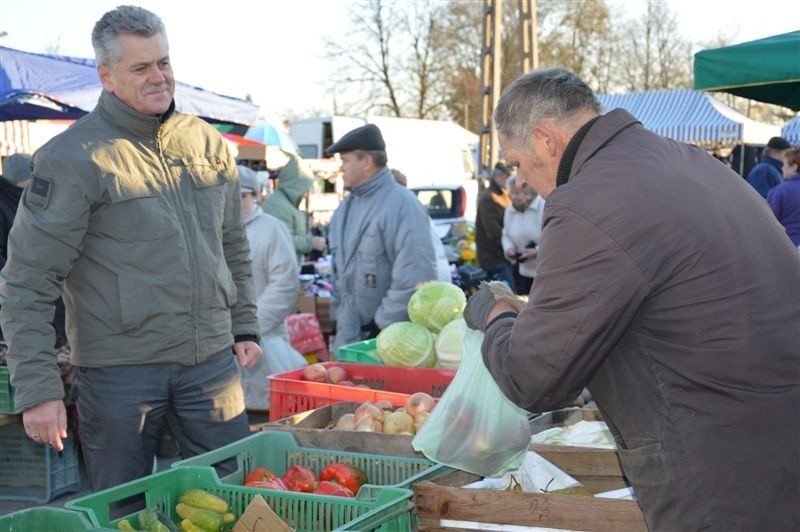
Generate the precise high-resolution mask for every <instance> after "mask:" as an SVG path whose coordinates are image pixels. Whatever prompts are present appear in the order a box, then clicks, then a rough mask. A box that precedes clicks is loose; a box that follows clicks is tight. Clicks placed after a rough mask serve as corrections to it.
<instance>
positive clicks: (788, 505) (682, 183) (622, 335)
mask: <svg viewBox="0 0 800 532" xmlns="http://www.w3.org/2000/svg"><path fill="white" fill-rule="evenodd" d="M567 151H568V152H569V150H567ZM566 159H567V160H564V161H562V163H561V169H560V172H559V173H560V175H561V174H563V175H564V177H568V180H567V182H566V183H565V184H563V185H561V186H559V187H558V188H556V190H555V191H554V192H553V193H552V194H551V195H550V196H549V197H548V198H547V203H546V207H545V220H544V230H543V233H542V240H541V242H540V246H539V256H538V261H539V262H538V272H539V274H538V276H537V279H536V283H535V284H534V288H533V292H532V295H531V302H530V303H529V306H528V307H527V308H525V309H524V310H523V311H522V313H521V314H520V315H519V316H518V317H517V318H516V319H513V318H504V319H503V318H501V319H499V320H497V321H496V322H495V323H493V324H492V325H491V326H490V327H489V328H488V330H487V331H486V339H485V341H484V345H483V352H484V359H485V361H486V363H487V367H488V368H489V369H490V371H491V373H492V374H493V375H494V377H495V379H496V380H497V381H498V384H499V385H500V387H501V388H502V389H503V390H504V392H505V393H506V394H507V395H508V396H509V398H511V399H512V400H513V401H514V402H515V403H516V404H518V405H520V406H522V407H524V408H527V409H528V410H530V411H533V412H542V411H547V410H551V409H553V408H557V407H560V406H564V405H565V404H567V403H568V402H569V401H570V400H571V399H572V398H574V397H576V396H577V395H578V394H579V392H580V391H581V389H582V388H583V387H584V386H587V385H588V387H589V389H590V391H591V392H592V394H593V396H594V397H595V399H596V401H597V404H598V406H599V407H600V409H601V411H602V413H603V416H604V418H605V419H606V420H607V421H608V423H609V426H610V427H611V430H612V432H613V433H614V435H615V438H616V439H617V445H618V447H619V454H620V457H621V459H622V464H623V467H624V470H625V473H626V475H627V477H628V479H629V480H630V481H631V483H632V485H633V486H634V490H635V492H636V495H637V497H638V500H639V503H640V505H641V507H642V509H643V511H644V514H645V518H646V520H647V523H648V526H649V527H650V528H651V529H652V530H664V531H681V532H683V531H688V530H724V531H732V530H747V531H754V530H769V531H776V530H798V529H800V491H798V484H800V457H798V450H799V449H800V255H798V253H797V249H795V247H794V246H792V244H791V242H790V241H789V239H787V238H786V234H785V232H784V231H782V229H781V227H780V226H779V225H778V223H777V222H776V220H775V218H774V216H772V214H771V212H770V210H769V208H768V206H767V204H766V203H765V202H764V200H763V199H762V198H761V197H759V195H758V193H756V192H755V191H754V190H753V189H752V187H750V186H749V185H748V184H747V182H746V181H745V180H743V179H742V178H741V177H739V176H737V175H736V174H735V173H734V172H732V171H730V170H729V169H728V168H726V167H725V166H724V165H722V164H721V163H719V162H718V161H716V160H715V159H713V158H712V157H710V156H709V155H707V154H706V153H705V152H704V151H703V150H701V149H698V148H694V147H690V146H688V145H685V144H681V143H678V142H673V141H671V140H667V139H664V138H662V137H659V136H657V135H655V134H653V133H651V132H648V131H646V130H645V129H644V128H643V127H642V126H641V125H640V124H639V123H638V122H636V119H635V118H633V117H632V116H631V115H629V114H628V113H626V112H625V111H622V110H616V111H612V112H610V113H608V114H607V115H605V116H602V117H601V118H600V119H599V120H598V121H597V122H596V123H594V124H593V125H592V127H591V129H589V131H588V134H587V135H586V137H585V138H584V139H583V140H582V141H580V144H579V146H578V148H577V151H576V152H575V156H574V159H572V160H569V158H566ZM570 163H571V166H570Z"/></svg>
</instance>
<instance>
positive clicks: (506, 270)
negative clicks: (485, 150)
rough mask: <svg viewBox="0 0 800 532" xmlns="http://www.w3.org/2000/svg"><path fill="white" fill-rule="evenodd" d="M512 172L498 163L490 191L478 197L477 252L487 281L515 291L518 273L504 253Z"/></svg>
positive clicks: (476, 222) (485, 191)
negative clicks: (509, 180)
mask: <svg viewBox="0 0 800 532" xmlns="http://www.w3.org/2000/svg"><path fill="white" fill-rule="evenodd" d="M510 174H511V172H509V171H508V168H506V166H505V165H504V164H503V163H497V164H496V165H495V167H494V170H493V171H492V179H491V180H490V181H489V188H487V189H486V190H483V191H482V192H481V193H480V194H479V195H478V206H477V212H476V214H475V248H476V252H477V259H478V266H480V267H481V268H483V269H484V270H485V271H486V274H487V277H488V278H489V279H493V280H496V281H503V282H504V283H506V284H507V285H508V286H510V287H511V289H512V290H513V289H514V272H513V269H512V267H511V263H510V262H509V261H508V260H507V259H506V252H505V250H504V249H503V242H502V238H503V217H504V216H505V212H506V207H508V206H509V205H511V195H510V194H509V192H508V190H507V189H506V180H507V179H508V176H509V175H510Z"/></svg>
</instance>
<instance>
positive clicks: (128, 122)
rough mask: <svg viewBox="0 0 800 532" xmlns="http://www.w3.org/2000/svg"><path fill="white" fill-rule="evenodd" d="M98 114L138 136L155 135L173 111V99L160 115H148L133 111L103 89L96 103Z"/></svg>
mask: <svg viewBox="0 0 800 532" xmlns="http://www.w3.org/2000/svg"><path fill="white" fill-rule="evenodd" d="M97 107H98V109H99V110H100V114H101V115H102V116H103V118H105V119H106V120H108V121H109V122H111V123H112V124H115V125H116V126H117V127H120V128H122V129H124V130H125V131H128V132H129V133H132V134H134V135H136V136H139V137H155V136H156V135H158V131H159V129H160V128H161V125H162V124H163V123H165V122H166V121H167V120H168V119H169V118H170V117H171V116H172V114H173V113H174V111H175V100H172V103H171V104H170V106H169V109H167V112H166V113H164V114H163V115H161V116H150V115H146V114H143V113H140V112H139V111H135V110H134V109H133V108H131V107H129V106H128V105H126V104H125V103H123V102H122V100H120V99H119V98H117V97H116V96H114V95H113V94H111V93H110V92H106V91H103V92H102V93H101V94H100V100H99V102H98V104H97Z"/></svg>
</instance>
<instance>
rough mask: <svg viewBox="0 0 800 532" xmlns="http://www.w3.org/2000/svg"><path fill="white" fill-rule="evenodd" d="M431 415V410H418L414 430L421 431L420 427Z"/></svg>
mask: <svg viewBox="0 0 800 532" xmlns="http://www.w3.org/2000/svg"><path fill="white" fill-rule="evenodd" d="M430 415H431V413H430V412H426V411H424V410H423V411H422V412H417V415H416V416H415V417H414V432H419V429H420V428H421V427H422V425H424V424H425V421H427V420H428V416H430Z"/></svg>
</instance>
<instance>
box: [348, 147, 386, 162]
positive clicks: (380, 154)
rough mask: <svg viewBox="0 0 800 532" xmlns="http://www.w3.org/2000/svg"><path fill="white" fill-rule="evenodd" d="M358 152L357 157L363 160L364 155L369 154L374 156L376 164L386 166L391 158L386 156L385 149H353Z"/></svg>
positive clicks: (373, 159) (373, 160)
mask: <svg viewBox="0 0 800 532" xmlns="http://www.w3.org/2000/svg"><path fill="white" fill-rule="evenodd" d="M353 151H355V152H356V157H358V160H361V159H362V158H363V157H364V155H369V156H370V157H372V162H374V163H375V166H386V163H388V162H389V159H388V158H387V157H386V152H385V151H384V150H353Z"/></svg>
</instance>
